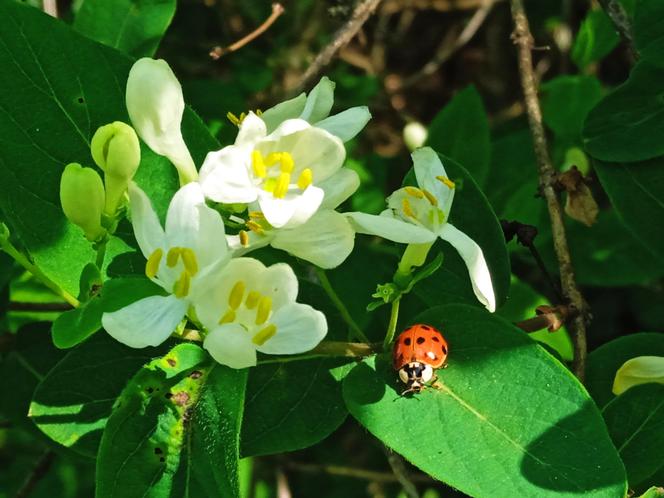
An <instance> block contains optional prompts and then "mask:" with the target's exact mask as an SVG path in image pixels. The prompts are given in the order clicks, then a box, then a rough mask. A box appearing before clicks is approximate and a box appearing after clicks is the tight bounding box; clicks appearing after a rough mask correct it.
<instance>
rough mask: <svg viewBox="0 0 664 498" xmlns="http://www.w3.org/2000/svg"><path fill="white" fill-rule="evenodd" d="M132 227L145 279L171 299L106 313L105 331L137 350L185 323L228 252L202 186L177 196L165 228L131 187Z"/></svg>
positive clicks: (139, 192) (143, 197)
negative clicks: (141, 253) (194, 304)
mask: <svg viewBox="0 0 664 498" xmlns="http://www.w3.org/2000/svg"><path fill="white" fill-rule="evenodd" d="M129 198H130V203H131V204H130V205H131V215H132V224H133V226H134V234H135V235H136V240H137V242H138V245H139V247H140V249H141V251H142V252H143V255H144V256H145V257H146V258H147V263H146V265H145V274H146V275H147V276H148V278H150V279H151V280H152V281H154V282H155V283H157V284H158V285H160V286H161V287H162V288H163V289H164V290H165V291H166V292H168V293H169V295H167V296H150V297H147V298H144V299H140V300H139V301H136V302H134V303H132V304H130V305H129V306H126V307H124V308H122V309H120V310H118V311H114V312H111V313H104V314H103V316H102V324H103V326H104V329H106V331H107V332H108V333H109V334H110V335H111V336H112V337H114V338H115V339H117V340H118V341H120V342H122V343H124V344H126V345H127V346H131V347H134V348H142V347H146V346H157V345H159V344H161V343H162V342H164V341H165V340H166V339H167V338H168V336H169V335H170V334H171V333H172V332H173V331H174V330H175V328H176V327H177V325H178V324H179V323H180V321H182V319H183V318H184V316H185V314H186V313H187V311H188V309H189V307H190V306H191V304H192V303H193V302H194V301H195V300H196V298H197V296H199V295H200V294H204V293H205V292H207V287H208V284H210V283H211V282H212V281H213V277H214V275H215V272H217V271H218V270H219V268H220V267H221V266H223V265H224V264H225V263H226V261H227V260H228V258H229V257H230V252H229V251H228V247H227V244H226V238H225V235H224V223H223V220H222V219H221V216H220V215H219V213H217V212H216V211H214V210H213V209H210V208H209V207H207V206H206V205H205V198H204V197H203V192H202V190H201V187H200V185H199V184H198V183H196V182H193V183H189V184H187V185H185V186H184V187H182V188H181V189H180V190H178V191H177V192H176V194H175V196H174V197H173V199H172V200H171V203H170V205H169V207H168V213H167V215H166V228H165V230H164V229H163V228H162V227H161V224H160V223H159V219H158V217H157V213H155V211H154V209H153V208H152V205H151V204H150V200H149V199H148V197H147V195H145V192H143V191H142V190H141V189H140V188H139V187H138V186H137V185H136V184H134V183H132V184H130V187H129Z"/></svg>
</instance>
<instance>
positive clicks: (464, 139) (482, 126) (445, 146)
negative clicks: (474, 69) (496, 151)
mask: <svg viewBox="0 0 664 498" xmlns="http://www.w3.org/2000/svg"><path fill="white" fill-rule="evenodd" d="M427 145H429V146H431V147H432V148H433V149H434V150H436V151H437V152H440V153H441V154H445V155H446V156H449V157H451V158H452V159H454V160H455V161H458V162H459V163H461V164H463V165H464V167H465V168H466V169H467V170H468V171H469V172H470V173H471V174H472V175H473V178H475V180H476V181H477V183H478V184H479V185H484V183H485V181H486V179H487V175H488V173H489V160H490V157H491V137H490V136H489V120H488V118H487V114H486V110H485V109H484V105H483V104H482V98H481V97H480V94H479V93H478V92H477V90H476V89H475V87H474V86H472V85H471V86H469V87H467V88H465V89H464V90H461V91H460V92H459V93H457V94H456V95H455V96H454V97H453V98H452V100H451V101H450V102H449V103H448V104H447V105H446V106H445V108H443V110H442V111H440V112H439V113H438V114H437V115H436V117H434V118H433V121H432V122H431V125H430V126H429V138H428V139H427Z"/></svg>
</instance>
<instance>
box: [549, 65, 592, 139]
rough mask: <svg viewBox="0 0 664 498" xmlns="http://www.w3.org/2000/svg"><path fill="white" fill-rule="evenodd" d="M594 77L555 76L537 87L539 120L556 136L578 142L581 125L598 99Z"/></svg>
mask: <svg viewBox="0 0 664 498" xmlns="http://www.w3.org/2000/svg"><path fill="white" fill-rule="evenodd" d="M601 91H602V88H601V85H600V83H599V80H598V79H597V78H595V77H594V76H559V77H557V78H555V79H553V80H551V81H547V82H546V83H544V84H543V85H542V87H541V93H542V118H543V119H544V123H545V124H546V125H547V126H548V127H549V128H550V129H551V130H552V131H553V132H554V133H555V134H556V135H557V136H558V137H561V138H564V139H567V140H569V141H571V142H577V141H579V142H580V139H581V130H582V128H583V121H584V119H585V118H586V116H587V114H588V112H589V111H590V110H591V109H592V108H593V107H594V106H595V104H597V102H598V101H599V99H600V98H601Z"/></svg>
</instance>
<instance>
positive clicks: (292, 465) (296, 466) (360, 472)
mask: <svg viewBox="0 0 664 498" xmlns="http://www.w3.org/2000/svg"><path fill="white" fill-rule="evenodd" d="M286 467H287V468H289V469H291V470H295V471H298V472H307V473H311V474H329V475H333V476H339V477H351V478H354V479H364V480H366V481H375V482H398V479H397V476H395V475H394V474H393V473H391V472H377V471H375V470H366V469H358V468H355V467H342V466H340V465H317V464H313V463H298V462H288V463H287V464H286ZM410 480H411V481H413V482H422V483H429V484H430V483H432V482H435V481H434V480H433V479H432V478H431V477H429V476H426V475H424V474H414V475H411V476H410Z"/></svg>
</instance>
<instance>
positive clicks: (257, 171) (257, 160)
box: [251, 150, 267, 178]
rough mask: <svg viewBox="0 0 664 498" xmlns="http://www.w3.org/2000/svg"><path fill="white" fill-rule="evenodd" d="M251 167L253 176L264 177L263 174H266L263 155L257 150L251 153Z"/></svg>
mask: <svg viewBox="0 0 664 498" xmlns="http://www.w3.org/2000/svg"><path fill="white" fill-rule="evenodd" d="M251 167H252V169H253V170H254V176H257V177H258V178H265V175H267V168H266V167H265V161H264V160H263V155H262V154H261V153H260V152H259V151H257V150H255V151H253V152H252V153H251Z"/></svg>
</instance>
